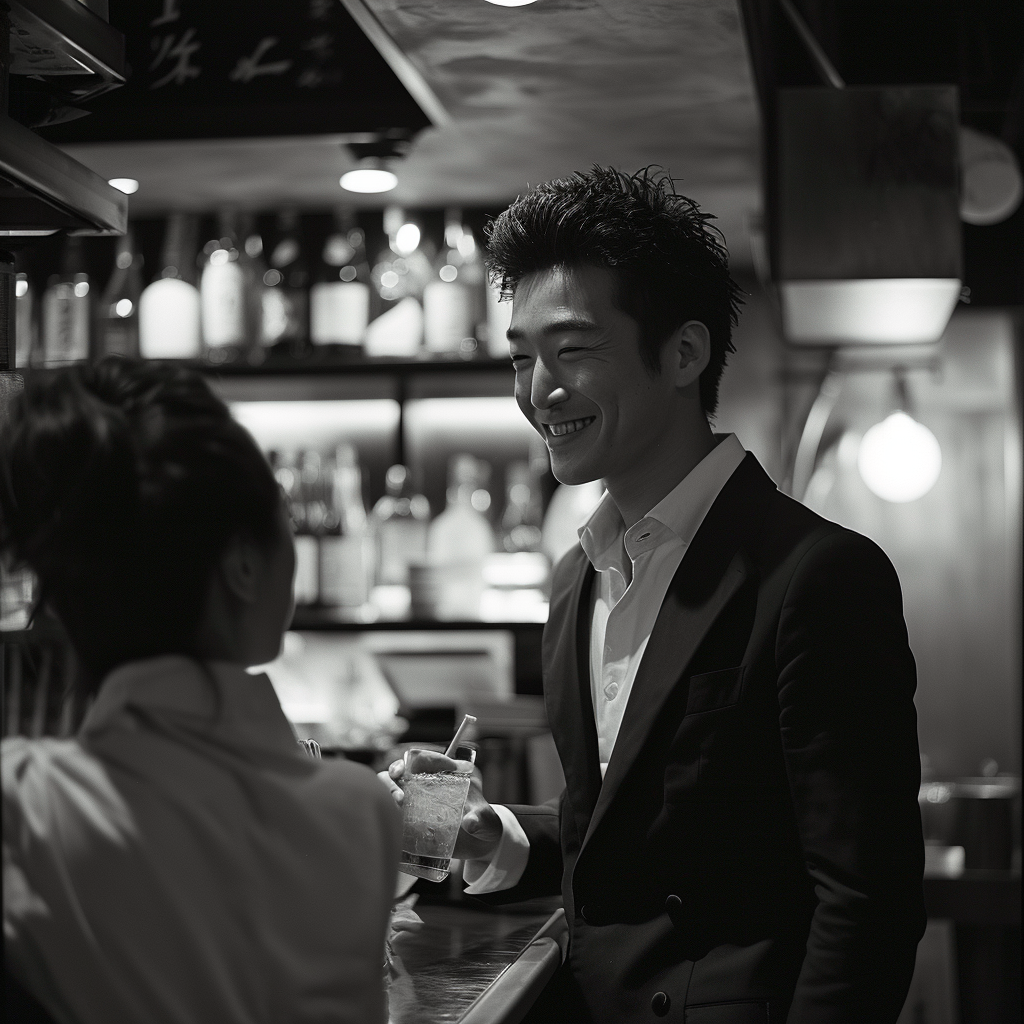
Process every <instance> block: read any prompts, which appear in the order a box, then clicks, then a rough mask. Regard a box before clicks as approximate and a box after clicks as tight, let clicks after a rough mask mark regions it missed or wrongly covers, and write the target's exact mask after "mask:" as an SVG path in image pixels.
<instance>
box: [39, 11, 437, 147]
mask: <svg viewBox="0 0 1024 1024" xmlns="http://www.w3.org/2000/svg"><path fill="white" fill-rule="evenodd" d="M110 23H111V25H113V26H115V27H116V28H118V29H119V30H120V31H122V32H123V33H124V34H125V37H126V41H127V58H128V64H129V66H130V68H131V77H130V78H129V81H128V84H127V85H125V86H124V87H122V88H120V89H117V90H116V91H114V92H112V93H108V94H107V95H105V96H101V97H98V98H97V99H96V100H95V101H93V102H92V103H90V104H89V109H90V111H91V113H90V114H89V115H88V116H86V117H82V118H80V119H78V120H76V121H70V122H67V123H65V124H60V125H54V126H52V127H49V128H46V129H44V130H43V132H42V134H45V135H46V137H47V138H49V139H51V140H53V141H56V142H108V141H121V140H144V139H201V138H241V137H259V136H275V135H316V134H323V133H351V132H372V131H378V130H380V129H384V128H387V129H395V128H404V129H409V130H410V132H415V131H417V130H418V129H420V128H424V127H426V126H427V125H429V124H430V121H429V119H428V118H427V117H426V115H425V114H424V113H423V111H422V110H421V109H420V107H419V106H418V105H417V104H416V102H415V101H414V100H413V98H412V97H411V96H410V95H409V93H408V92H407V91H406V89H405V87H404V86H403V85H402V83H401V82H400V81H399V80H398V78H397V77H396V75H395V73H394V72H393V71H392V70H391V68H390V67H389V66H388V64H387V63H386V62H385V60H384V58H383V57H381V55H380V54H379V53H378V52H377V50H376V48H375V47H374V46H373V44H372V43H371V42H370V41H369V39H367V38H366V36H365V35H364V34H363V32H362V30H361V29H360V28H359V27H358V26H357V25H356V23H355V22H354V21H353V20H352V18H351V16H350V15H349V14H348V12H347V11H346V10H345V8H344V7H343V6H342V3H341V0H268V2H262V3H253V2H252V0H110Z"/></svg>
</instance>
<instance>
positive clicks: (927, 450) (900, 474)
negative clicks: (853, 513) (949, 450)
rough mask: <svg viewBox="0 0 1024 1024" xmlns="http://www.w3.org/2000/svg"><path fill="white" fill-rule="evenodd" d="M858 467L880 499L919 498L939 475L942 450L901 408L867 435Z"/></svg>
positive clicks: (895, 500) (861, 447)
mask: <svg viewBox="0 0 1024 1024" xmlns="http://www.w3.org/2000/svg"><path fill="white" fill-rule="evenodd" d="M857 469H858V470H859V471H860V476H861V479H862V480H863V481H864V483H865V484H867V486H868V488H869V490H871V491H872V492H873V493H874V494H877V495H878V497H879V498H882V499H883V500H885V501H891V502H894V503H897V504H902V503H904V502H908V501H917V499H918V498H923V497H924V496H925V495H926V494H927V493H928V492H929V491H930V490H931V489H932V487H934V486H935V481H936V480H938V478H939V472H940V471H941V470H942V450H941V449H940V448H939V442H938V441H937V440H936V439H935V435H934V434H933V433H932V432H931V431H930V430H929V429H928V428H927V427H926V426H925V425H924V424H923V423H918V422H917V420H915V419H914V418H913V417H911V416H910V415H909V414H908V413H906V412H904V411H903V410H902V409H898V410H897V411H896V412H894V413H891V414H890V415H889V416H887V417H886V418H885V419H884V420H882V422H881V423H876V424H875V425H874V426H873V427H871V428H870V429H869V430H868V431H867V432H866V433H865V434H864V438H863V440H862V441H861V443H860V449H859V450H858V452H857Z"/></svg>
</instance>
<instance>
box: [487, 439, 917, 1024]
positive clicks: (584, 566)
mask: <svg viewBox="0 0 1024 1024" xmlns="http://www.w3.org/2000/svg"><path fill="white" fill-rule="evenodd" d="M593 579H594V570H593V568H592V567H591V566H590V563H589V560H588V559H587V557H586V555H585V554H584V553H583V550H582V549H581V548H579V547H577V548H574V549H573V550H572V551H570V552H569V554H567V555H566V556H565V557H564V558H563V559H562V561H561V562H560V563H559V564H558V566H557V568H556V570H555V575H554V580H553V586H552V595H551V613H550V617H549V620H548V624H547V626H546V627H545V631H544V643H543V662H544V685H545V697H546V703H547V710H548V715H549V720H550V722H551V727H552V731H553V733H554V738H555V743H556V745H557V747H558V752H559V756H560V758H561V762H562V767H563V769H564V772H565V778H566V788H565V791H564V792H563V794H562V797H561V799H560V801H559V802H558V805H557V807H556V806H554V805H553V804H552V805H546V806H542V807H526V806H517V807H513V808H512V810H513V811H514V813H515V814H516V816H517V818H518V820H519V821H520V822H521V824H522V826H523V828H524V829H525V831H526V834H527V836H528V837H529V840H530V858H529V861H528V864H527V868H526V872H525V874H524V875H523V877H522V879H521V880H520V882H519V884H518V885H517V886H516V887H515V888H514V889H511V890H507V891H505V892H501V893H495V894H492V895H491V896H489V897H487V899H488V901H489V902H493V903H506V902H511V901H514V900H521V899H526V898H529V897H531V896H537V895H543V894H552V893H556V892H559V891H560V892H561V894H562V897H563V899H564V902H565V909H566V916H567V918H568V921H569V924H570V929H571V938H570V945H569V954H568V960H567V970H568V971H570V972H571V975H572V978H573V979H574V981H575V983H576V984H575V988H576V989H577V991H578V992H579V993H580V998H581V999H582V1001H583V1002H584V1003H585V1004H586V1009H585V1010H581V1017H582V1018H583V1019H586V1017H587V1016H588V1015H589V1017H590V1018H591V1019H593V1020H594V1021H607V1022H613V1021H614V1022H616V1024H619V1022H631V1021H653V1020H655V1019H656V1017H661V1018H663V1019H666V1020H674V1021H683V1020H684V1016H685V1020H686V1021H687V1024H750V1022H755V1021H757V1022H761V1021H769V1020H770V1021H771V1022H772V1024H775V1022H781V1021H789V1024H830V1022H836V1024H838V1022H844V1024H883V1022H893V1021H895V1020H896V1018H897V1017H898V1015H899V1013H900V1010H901V1008H902V1005H903V1001H904V999H905V998H906V993H907V989H908V986H909V984H910V978H911V975H912V973H913V967H914V957H915V950H916V947H917V942H918V940H919V939H920V937H921V935H922V934H923V932H924V926H925V911H924V900H923V894H922V876H923V870H924V844H923V840H922V834H921V817H920V812H919V810H918V803H917V795H918V788H919V785H920V760H919V755H918V746H917V719H916V713H915V709H914V700H913V698H914V689H915V685H916V677H915V666H914V659H913V655H912V654H911V652H910V648H909V646H908V642H907V630H906V626H905V623H904V620H903V608H902V596H901V593H900V586H899V580H898V579H897V576H896V572H895V570H894V569H893V567H892V565H891V563H890V562H889V560H888V559H887V558H886V556H885V555H884V554H883V553H882V551H881V550H880V549H879V548H878V547H877V546H876V545H875V544H874V543H872V542H871V541H869V540H867V539H866V538H864V537H862V536H860V535H859V534H856V533H853V532H851V531H849V530H846V529H843V528H842V527H839V526H837V525H835V524H834V523H830V522H828V521H826V520H824V519H822V518H821V517H819V516H817V515H815V514H814V513H813V512H811V511H809V510H808V509H806V508H805V507H804V506H802V505H800V504H799V503H797V502H795V501H793V500H792V499H790V498H788V497H786V496H785V495H782V494H780V493H779V491H778V490H777V489H776V488H775V485H774V484H773V483H772V481H771V480H770V479H769V477H768V476H767V475H766V474H765V472H764V470H762V469H761V467H760V465H759V464H758V462H757V460H756V459H755V458H754V457H753V456H752V455H749V454H748V455H747V456H746V458H745V459H744V461H743V462H742V463H741V464H740V466H739V467H738V468H737V470H736V472H735V473H734V474H733V476H732V477H731V478H730V479H729V481H728V482H727V484H726V485H725V487H724V488H723V490H722V491H721V493H720V494H719V496H718V498H717V500H716V501H715V503H714V505H713V506H712V508H711V510H710V511H709V513H708V515H707V517H706V518H705V520H704V522H703V524H702V525H701V527H700V529H699V531H698V532H697V535H696V536H695V537H694V540H693V542H692V544H691V545H690V547H689V548H688V549H687V552H686V554H685V556H684V558H683V560H682V563H681V564H680V566H679V569H678V571H677V572H676V575H675V577H674V579H673V581H672V584H671V586H670V587H669V590H668V593H667V595H666V597H665V600H664V603H663V605H662V607H661V611H660V612H659V615H658V618H657V621H656V623H655V626H654V630H653V632H652V634H651V638H650V641H649V643H648V646H647V649H646V651H645V653H644V657H643V661H642V663H641V665H640V668H639V670H638V672H637V675H636V679H635V681H634V683H633V689H632V692H631V694H630V697H629V702H628V704H627V707H626V710H625V715H624V716H623V719H622V725H621V728H620V731H619V735H618V738H617V740H616V742H615V746H614V749H613V751H612V756H611V761H610V763H609V765H608V768H607V773H606V776H605V779H604V781H603V783H602V780H601V776H600V770H599V767H598V753H597V734H596V729H595V724H594V711H593V706H592V702H591V697H590V678H589V676H590V672H589V664H590V660H589V642H590V641H589V634H590V621H589V619H590V615H589V609H590V591H591V587H592V583H593Z"/></svg>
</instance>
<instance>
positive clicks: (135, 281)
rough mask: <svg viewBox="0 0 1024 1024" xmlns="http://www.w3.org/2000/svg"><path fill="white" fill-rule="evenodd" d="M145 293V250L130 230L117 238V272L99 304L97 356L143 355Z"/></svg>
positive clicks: (115, 264) (115, 258) (115, 271)
mask: <svg viewBox="0 0 1024 1024" xmlns="http://www.w3.org/2000/svg"><path fill="white" fill-rule="evenodd" d="M141 295H142V253H140V252H139V251H138V250H137V248H136V246H135V234H134V232H133V231H132V229H131V226H130V225H129V227H128V230H127V231H126V232H125V233H124V234H123V235H122V236H121V237H120V238H119V239H118V240H117V251H116V254H115V256H114V271H113V273H112V274H111V275H110V280H109V281H108V282H107V287H106V289H105V290H104V292H103V298H102V299H101V300H100V301H99V303H98V304H97V306H98V308H97V311H96V334H95V346H94V348H95V355H96V358H102V357H103V356H126V357H128V358H132V359H133V358H137V357H138V355H139V299H140V297H141Z"/></svg>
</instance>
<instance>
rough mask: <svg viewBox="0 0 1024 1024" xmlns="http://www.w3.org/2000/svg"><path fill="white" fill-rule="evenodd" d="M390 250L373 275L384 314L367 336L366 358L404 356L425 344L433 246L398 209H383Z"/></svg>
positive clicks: (381, 257) (387, 248) (383, 256)
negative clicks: (425, 291)
mask: <svg viewBox="0 0 1024 1024" xmlns="http://www.w3.org/2000/svg"><path fill="white" fill-rule="evenodd" d="M383 223H384V232H385V234H386V235H387V238H388V244H387V246H386V247H385V248H384V249H383V250H382V251H381V253H380V256H379V257H378V259H377V262H376V263H375V264H374V266H373V270H372V271H371V277H372V279H373V284H374V288H375V289H376V292H377V295H378V297H379V301H380V308H381V309H382V310H383V312H382V313H381V315H380V316H378V317H377V318H376V320H374V321H373V322H372V323H371V324H370V326H369V328H368V329H367V333H366V354H367V355H370V356H384V355H390V356H405V357H406V358H409V357H412V356H415V355H417V354H418V353H419V351H420V347H421V346H422V344H423V289H424V287H425V286H426V284H427V282H428V281H429V280H430V277H431V259H430V253H431V246H430V243H429V242H428V241H427V240H425V239H424V238H423V236H422V234H421V232H420V229H419V227H418V226H417V225H416V224H415V223H414V222H412V221H411V220H408V219H407V218H406V216H405V212H404V211H403V210H402V209H401V208H400V207H398V206H388V207H385V209H384V220H383Z"/></svg>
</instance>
